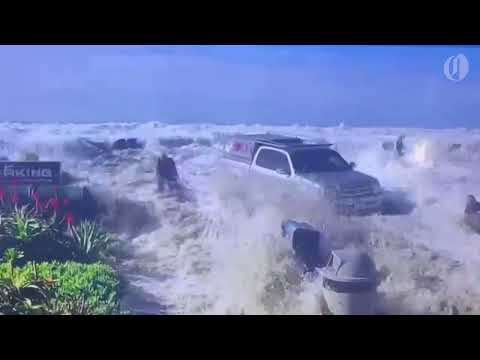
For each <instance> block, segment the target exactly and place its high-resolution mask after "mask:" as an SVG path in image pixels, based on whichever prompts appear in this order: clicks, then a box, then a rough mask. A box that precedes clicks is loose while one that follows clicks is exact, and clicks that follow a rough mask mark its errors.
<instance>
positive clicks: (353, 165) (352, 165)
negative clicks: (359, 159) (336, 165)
mask: <svg viewBox="0 0 480 360" xmlns="http://www.w3.org/2000/svg"><path fill="white" fill-rule="evenodd" d="M356 167H357V164H355V162H353V161H351V162H350V168H351V169H352V170H353V169H355V168H356Z"/></svg>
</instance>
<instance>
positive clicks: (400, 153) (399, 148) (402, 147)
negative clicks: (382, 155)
mask: <svg viewBox="0 0 480 360" xmlns="http://www.w3.org/2000/svg"><path fill="white" fill-rule="evenodd" d="M403 140H405V135H401V136H399V137H398V139H397V143H396V144H395V150H397V154H398V156H403V155H405V145H404V144H403Z"/></svg>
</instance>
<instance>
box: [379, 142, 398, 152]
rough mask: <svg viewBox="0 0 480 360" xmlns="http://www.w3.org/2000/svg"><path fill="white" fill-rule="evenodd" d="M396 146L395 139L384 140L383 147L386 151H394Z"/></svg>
mask: <svg viewBox="0 0 480 360" xmlns="http://www.w3.org/2000/svg"><path fill="white" fill-rule="evenodd" d="M394 147H395V144H394V143H393V141H384V142H383V143H382V148H383V150H385V151H392V150H393V149H394Z"/></svg>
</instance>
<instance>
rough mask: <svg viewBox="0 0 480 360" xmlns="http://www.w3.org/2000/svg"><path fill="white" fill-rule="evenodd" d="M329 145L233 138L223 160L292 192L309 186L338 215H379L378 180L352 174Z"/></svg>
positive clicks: (274, 138)
mask: <svg viewBox="0 0 480 360" xmlns="http://www.w3.org/2000/svg"><path fill="white" fill-rule="evenodd" d="M331 145H332V144H326V143H325V144H307V143H305V142H304V141H303V140H302V139H299V138H295V137H286V136H281V135H273V134H258V135H237V136H233V137H232V138H231V139H230V140H229V141H228V142H227V145H226V147H225V153H224V160H227V161H228V162H230V163H231V164H232V165H241V166H243V167H246V168H247V169H248V170H249V171H253V172H255V173H256V174H263V175H266V176H267V177H269V178H271V179H274V180H275V183H276V184H278V185H279V186H281V185H285V186H286V187H287V188H288V189H290V190H292V191H295V187H294V185H298V184H303V185H307V186H311V187H312V191H313V192H314V193H315V194H317V195H318V196H319V199H321V200H327V201H328V202H329V204H331V205H332V206H333V209H334V210H335V212H336V213H338V214H340V215H349V216H363V215H371V214H375V213H380V212H381V207H382V193H383V191H382V188H381V186H380V184H379V182H378V180H377V179H375V178H373V177H371V176H369V175H366V174H363V173H361V172H358V171H355V170H354V167H355V164H354V163H347V162H346V161H345V159H343V158H342V156H340V154H338V153H337V152H336V151H334V150H332V149H331V148H330V147H331Z"/></svg>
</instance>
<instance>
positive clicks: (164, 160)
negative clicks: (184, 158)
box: [156, 154, 178, 191]
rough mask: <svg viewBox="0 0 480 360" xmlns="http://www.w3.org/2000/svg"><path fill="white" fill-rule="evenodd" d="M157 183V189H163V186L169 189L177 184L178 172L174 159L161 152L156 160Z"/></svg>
mask: <svg viewBox="0 0 480 360" xmlns="http://www.w3.org/2000/svg"><path fill="white" fill-rule="evenodd" d="M156 174H157V183H158V190H159V191H163V190H164V189H165V187H168V188H170V189H172V188H176V187H177V185H178V172H177V167H176V165H175V161H173V159H172V158H170V157H168V156H167V155H166V154H163V155H162V157H160V158H159V159H158V161H157V172H156Z"/></svg>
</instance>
